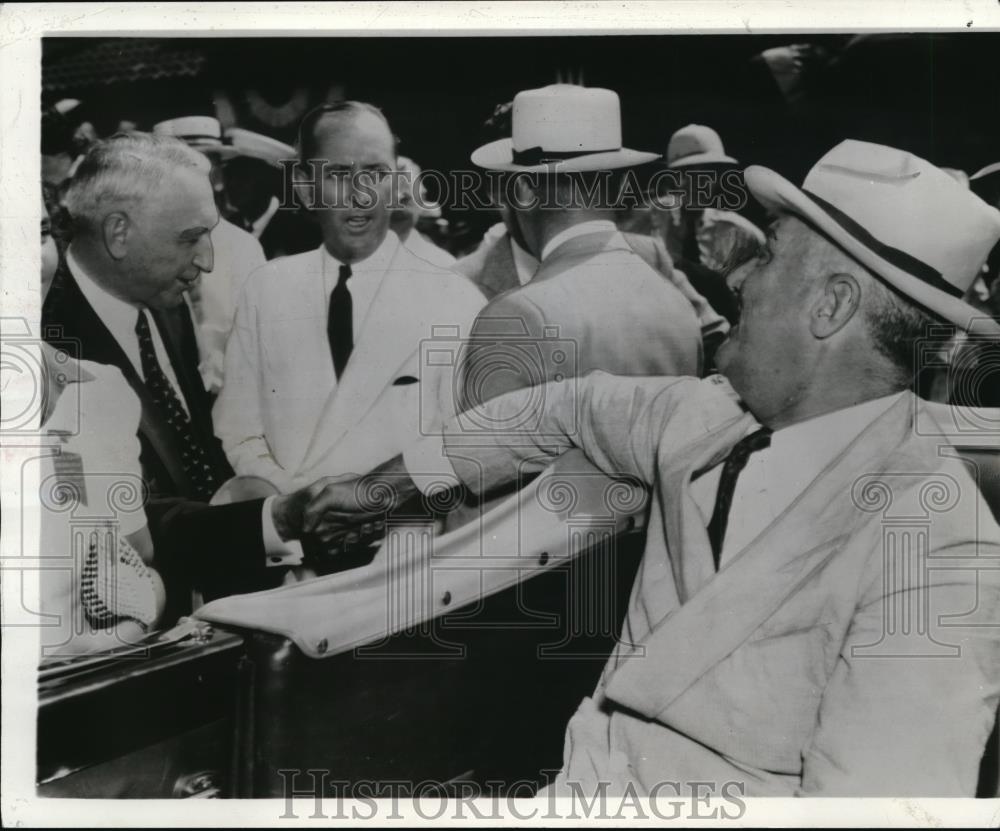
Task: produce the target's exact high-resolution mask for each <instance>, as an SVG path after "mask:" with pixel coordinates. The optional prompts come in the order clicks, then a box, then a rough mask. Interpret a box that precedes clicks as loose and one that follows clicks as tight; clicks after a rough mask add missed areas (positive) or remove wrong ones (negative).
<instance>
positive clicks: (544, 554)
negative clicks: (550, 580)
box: [538, 551, 549, 566]
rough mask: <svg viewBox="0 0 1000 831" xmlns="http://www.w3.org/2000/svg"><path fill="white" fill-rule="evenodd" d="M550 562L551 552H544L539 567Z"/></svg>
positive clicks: (539, 560)
mask: <svg viewBox="0 0 1000 831" xmlns="http://www.w3.org/2000/svg"><path fill="white" fill-rule="evenodd" d="M548 561H549V552H548V551H543V552H542V553H541V554H540V555H539V557H538V565H540V566H544V565H545V564H546V563H547V562H548Z"/></svg>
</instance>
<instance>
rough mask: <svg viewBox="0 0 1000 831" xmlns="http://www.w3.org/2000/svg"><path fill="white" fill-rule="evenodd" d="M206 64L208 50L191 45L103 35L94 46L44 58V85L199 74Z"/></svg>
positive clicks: (55, 87)
mask: <svg viewBox="0 0 1000 831" xmlns="http://www.w3.org/2000/svg"><path fill="white" fill-rule="evenodd" d="M54 51H58V52H61V51H62V50H54ZM204 65H205V55H204V53H202V52H201V51H199V50H197V49H195V48H192V47H190V46H188V45H187V44H183V45H182V44H178V45H176V46H174V45H172V44H169V43H164V42H163V41H151V40H144V39H141V38H111V39H105V38H101V39H100V40H99V41H97V42H95V44H94V45H93V46H84V47H83V48H82V49H79V50H74V51H72V52H71V53H69V54H56V55H52V56H51V58H50V59H49V60H46V61H43V67H42V88H43V89H45V90H47V91H58V90H64V89H79V88H85V87H94V86H102V85H105V84H115V83H120V82H124V81H140V80H155V79H160V78H182V77H195V76H197V75H198V74H200V73H201V71H202V69H203V67H204Z"/></svg>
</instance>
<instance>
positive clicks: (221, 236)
mask: <svg viewBox="0 0 1000 831" xmlns="http://www.w3.org/2000/svg"><path fill="white" fill-rule="evenodd" d="M212 248H213V259H214V265H213V268H212V270H211V271H210V272H209V273H208V274H203V275H202V277H201V280H200V281H199V282H198V285H197V286H195V287H194V289H193V290H192V291H191V293H190V295H189V299H188V304H189V305H190V307H191V317H192V319H193V320H194V323H195V327H194V331H195V337H196V339H197V341H198V357H199V359H200V363H199V364H198V372H199V373H200V374H201V379H202V382H203V383H204V384H205V389H207V390H208V391H209V392H214V393H217V392H218V391H219V390H220V389H221V388H222V378H223V372H224V368H223V367H224V360H225V352H226V340H227V338H228V337H229V333H230V332H231V331H232V328H233V317H234V316H235V314H236V303H237V300H238V299H239V296H240V294H242V292H243V284H244V283H245V282H246V280H247V278H248V277H249V276H250V275H251V274H252V273H253V272H254V271H256V270H257V269H258V268H260V267H261V266H262V265H264V263H265V262H267V260H266V258H265V257H264V249H263V248H261V247H260V243H259V242H258V241H257V240H256V239H255V238H254V236H253V234H250V233H248V232H246V231H244V230H243V229H242V228H238V227H237V226H235V225H233V223H231V222H227V221H226V220H225V219H220V220H219V224H218V225H216V226H215V228H213V229H212Z"/></svg>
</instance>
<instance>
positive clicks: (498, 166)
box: [472, 84, 659, 173]
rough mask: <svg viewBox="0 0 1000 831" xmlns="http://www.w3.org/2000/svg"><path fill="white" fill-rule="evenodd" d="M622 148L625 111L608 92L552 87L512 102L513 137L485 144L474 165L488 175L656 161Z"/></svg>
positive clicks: (529, 92) (652, 155) (650, 155)
mask: <svg viewBox="0 0 1000 831" xmlns="http://www.w3.org/2000/svg"><path fill="white" fill-rule="evenodd" d="M658 158H659V154H658V153H645V152H642V151H639V150H629V149H628V148H627V147H622V122H621V106H620V103H619V100H618V94H617V93H616V92H613V91H612V90H610V89H600V88H596V87H579V86H575V85H573V84H552V85H551V86H547V87H542V88H541V89H529V90H524V91H523V92H519V93H518V94H517V95H516V96H515V97H514V106H513V110H512V113H511V137H510V138H503V139H499V140H498V141H492V142H490V143H489V144H484V145H483V146H482V147H480V148H479V149H478V150H476V151H475V152H474V153H473V154H472V163H473V164H475V165H478V166H479V167H483V168H486V169H488V170H506V171H526V172H539V173H544V172H552V173H556V172H559V173H563V172H576V171H593V170H616V169H618V168H623V167H632V166H634V165H639V164H644V163H646V162H651V161H653V160H654V159H658Z"/></svg>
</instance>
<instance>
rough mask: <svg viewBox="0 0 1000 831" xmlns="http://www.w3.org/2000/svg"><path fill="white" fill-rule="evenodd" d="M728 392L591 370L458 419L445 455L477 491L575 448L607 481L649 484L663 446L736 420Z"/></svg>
mask: <svg viewBox="0 0 1000 831" xmlns="http://www.w3.org/2000/svg"><path fill="white" fill-rule="evenodd" d="M727 390H728V391H730V392H731V390H730V388H729V387H728V385H726V387H725V389H724V390H723V389H716V388H714V387H713V385H712V384H710V383H709V382H707V381H699V380H698V379H696V378H687V377H650V378H637V377H620V376H615V375H609V374H607V373H604V372H592V373H590V374H589V375H587V376H585V377H583V378H570V379H567V380H564V381H561V382H551V383H548V384H545V385H543V386H538V387H527V388H524V389H519V390H515V391H513V392H510V393H507V394H505V395H501V396H498V397H497V398H494V399H492V400H490V401H487V402H486V403H484V404H482V405H481V406H479V407H476V408H474V409H473V410H470V411H468V412H465V413H462V414H460V415H459V416H457V417H456V418H455V419H453V420H451V421H450V422H448V423H447V424H446V425H445V428H444V435H445V450H446V452H447V454H448V457H449V459H450V461H451V464H452V467H453V468H454V471H455V474H456V475H457V476H458V477H459V478H460V479H461V480H462V481H463V482H464V483H465V485H466V486H467V487H469V488H470V489H471V490H472V491H474V492H476V493H483V492H488V491H489V490H491V489H492V488H494V487H496V486H499V485H502V484H505V483H508V482H513V481H516V480H517V478H518V476H519V475H520V474H524V473H531V472H535V471H540V470H542V469H544V468H545V467H546V466H548V465H549V464H550V463H551V462H552V461H553V460H554V459H556V458H557V457H558V456H560V455H562V454H563V453H565V452H566V451H567V450H569V449H570V448H572V447H579V448H580V449H582V450H583V452H584V453H585V454H586V455H587V457H588V458H589V459H590V460H591V462H593V463H594V464H595V465H596V466H597V467H598V468H600V470H602V471H603V472H604V473H606V474H607V475H609V476H620V477H635V478H637V479H639V480H640V481H642V482H643V483H645V484H647V485H648V484H652V482H653V479H654V478H655V475H656V465H657V456H658V454H659V451H660V444H661V441H664V440H666V441H670V442H671V443H674V442H676V443H677V444H678V446H681V445H683V444H686V443H687V442H689V441H691V440H692V439H694V438H696V436H697V434H698V433H700V432H704V430H705V429H711V427H712V426H714V425H715V424H717V423H718V421H719V420H722V419H724V418H726V417H736V416H738V414H739V412H740V411H739V409H738V407H737V406H736V405H735V403H734V401H733V398H732V397H730V396H729V395H728V394H727V392H726V391H727ZM691 413H698V414H699V416H698V418H696V419H692V418H690V417H689V415H690V414H691Z"/></svg>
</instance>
